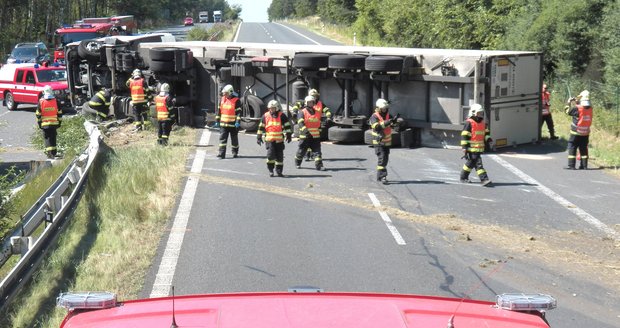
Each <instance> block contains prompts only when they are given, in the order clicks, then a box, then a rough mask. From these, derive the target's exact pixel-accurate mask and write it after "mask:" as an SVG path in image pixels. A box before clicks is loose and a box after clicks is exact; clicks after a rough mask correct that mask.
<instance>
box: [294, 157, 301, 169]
mask: <svg viewBox="0 0 620 328" xmlns="http://www.w3.org/2000/svg"><path fill="white" fill-rule="evenodd" d="M295 167H296V168H298V169H301V158H297V157H295Z"/></svg>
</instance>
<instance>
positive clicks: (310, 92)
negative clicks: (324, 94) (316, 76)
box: [308, 89, 320, 99]
mask: <svg viewBox="0 0 620 328" xmlns="http://www.w3.org/2000/svg"><path fill="white" fill-rule="evenodd" d="M308 94H309V95H311V96H312V97H314V98H315V99H316V98H318V97H319V96H320V94H319V92H318V91H317V90H316V89H310V91H308Z"/></svg>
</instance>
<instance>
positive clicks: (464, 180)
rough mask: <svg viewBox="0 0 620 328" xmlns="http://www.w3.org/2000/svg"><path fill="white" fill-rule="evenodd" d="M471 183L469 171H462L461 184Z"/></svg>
mask: <svg viewBox="0 0 620 328" xmlns="http://www.w3.org/2000/svg"><path fill="white" fill-rule="evenodd" d="M470 182H471V181H469V171H466V170H465V169H463V170H461V183H470Z"/></svg>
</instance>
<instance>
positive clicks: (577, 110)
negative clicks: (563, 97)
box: [566, 105, 593, 136]
mask: <svg viewBox="0 0 620 328" xmlns="http://www.w3.org/2000/svg"><path fill="white" fill-rule="evenodd" d="M566 114H568V115H570V116H572V117H573V122H571V124H570V134H573V135H577V136H587V135H590V126H591V125H592V117H593V116H592V115H593V113H592V107H585V106H581V105H577V106H575V107H573V108H569V107H567V108H566Z"/></svg>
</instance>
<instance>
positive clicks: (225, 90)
mask: <svg viewBox="0 0 620 328" xmlns="http://www.w3.org/2000/svg"><path fill="white" fill-rule="evenodd" d="M233 91H234V89H233V86H232V85H230V84H227V85H225V86H224V87H223V88H222V93H228V94H231V93H233Z"/></svg>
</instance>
